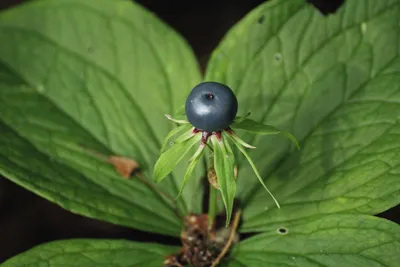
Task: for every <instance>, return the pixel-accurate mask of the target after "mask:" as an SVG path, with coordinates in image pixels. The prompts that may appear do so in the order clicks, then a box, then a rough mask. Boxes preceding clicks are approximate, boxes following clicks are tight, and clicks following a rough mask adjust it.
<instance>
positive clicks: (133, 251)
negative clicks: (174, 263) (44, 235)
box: [1, 239, 179, 267]
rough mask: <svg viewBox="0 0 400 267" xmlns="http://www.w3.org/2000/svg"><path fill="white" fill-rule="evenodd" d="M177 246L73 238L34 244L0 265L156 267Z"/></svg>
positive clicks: (176, 249) (175, 250) (7, 266)
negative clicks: (33, 246) (34, 245)
mask: <svg viewBox="0 0 400 267" xmlns="http://www.w3.org/2000/svg"><path fill="white" fill-rule="evenodd" d="M178 250H179V248H176V247H169V246H162V245H157V244H151V243H137V242H130V241H124V240H101V239H98V240H90V239H72V240H65V241H56V242H51V243H47V244H45V245H40V246H37V247H35V248H33V249H31V250H29V251H27V252H24V253H22V254H20V255H18V256H16V257H14V258H11V259H9V260H8V261H6V262H5V263H3V264H1V267H20V266H21V267H22V266H24V267H37V266H47V267H61V266H63V267H69V266H71V267H88V266H110V267H111V266H112V267H128V266H130V267H133V266H137V267H139V266H149V267H152V266H154V267H159V266H161V265H162V262H163V261H164V258H165V256H166V255H169V254H171V253H176V252H177V251H178Z"/></svg>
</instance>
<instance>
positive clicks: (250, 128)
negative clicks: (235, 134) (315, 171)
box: [231, 119, 300, 149]
mask: <svg viewBox="0 0 400 267" xmlns="http://www.w3.org/2000/svg"><path fill="white" fill-rule="evenodd" d="M231 127H232V128H233V129H241V130H244V131H246V132H249V133H253V134H261V135H269V134H280V133H282V134H283V135H285V136H286V137H287V138H289V140H290V141H292V142H293V144H295V146H296V147H297V148H298V149H300V145H299V143H298V142H297V140H296V138H295V137H294V136H293V135H291V134H290V133H288V132H286V131H281V130H279V129H278V128H276V127H275V126H271V125H266V124H263V123H259V122H256V121H254V120H250V119H244V120H239V121H237V122H234V123H233V124H232V126H231Z"/></svg>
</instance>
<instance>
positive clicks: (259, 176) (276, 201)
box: [223, 133, 280, 208]
mask: <svg viewBox="0 0 400 267" xmlns="http://www.w3.org/2000/svg"><path fill="white" fill-rule="evenodd" d="M223 135H224V136H226V137H229V138H230V139H231V140H232V141H233V143H234V144H235V145H236V147H237V148H238V149H239V150H240V152H242V154H243V155H244V156H245V157H246V159H247V161H248V162H249V164H250V166H251V168H252V169H253V171H254V173H255V174H256V176H257V178H258V180H259V181H260V183H261V184H262V186H263V187H264V188H265V190H267V192H268V194H269V195H270V196H271V197H272V199H273V200H274V202H275V204H276V206H277V207H278V208H280V205H279V202H278V200H276V198H275V197H274V195H273V194H272V192H271V191H270V190H269V189H268V187H267V186H266V185H265V184H264V181H263V179H262V178H261V175H260V173H259V172H258V170H257V168H256V166H255V165H254V162H253V160H252V159H251V158H250V156H249V155H248V154H247V152H246V150H245V149H244V148H243V146H242V145H241V144H240V143H239V142H238V141H237V140H236V139H235V138H233V137H232V136H231V135H230V134H227V133H223Z"/></svg>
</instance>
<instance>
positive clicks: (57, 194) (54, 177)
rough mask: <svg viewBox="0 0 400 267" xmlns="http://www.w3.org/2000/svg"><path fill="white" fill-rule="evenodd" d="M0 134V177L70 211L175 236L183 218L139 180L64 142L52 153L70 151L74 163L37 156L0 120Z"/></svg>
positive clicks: (39, 153) (32, 148) (41, 154)
mask: <svg viewBox="0 0 400 267" xmlns="http://www.w3.org/2000/svg"><path fill="white" fill-rule="evenodd" d="M0 132H1V138H0V170H1V171H0V173H1V174H2V175H4V176H5V177H8V178H9V179H10V180H11V181H14V182H15V183H17V184H19V185H21V186H23V187H25V188H27V189H28V190H31V191H33V192H37V194H39V195H40V196H42V197H44V198H46V199H49V200H51V201H53V202H55V203H57V204H58V205H60V206H61V207H63V208H65V209H67V210H70V211H72V212H74V213H79V214H84V215H86V216H88V217H92V218H98V219H101V220H105V221H109V222H112V223H115V224H121V225H126V226H131V227H135V228H138V229H144V230H148V231H153V232H159V233H164V234H174V235H178V234H179V232H180V223H181V220H180V219H179V218H178V217H177V215H176V214H175V213H174V212H173V210H172V207H171V205H170V203H169V202H168V200H166V199H164V198H162V197H161V196H158V195H157V194H156V193H155V192H154V191H151V190H149V189H148V187H146V186H145V185H144V184H143V183H141V182H140V181H138V180H137V179H135V178H133V180H131V181H128V180H125V179H123V178H121V177H120V176H119V175H118V174H117V173H116V172H115V170H114V168H113V167H112V166H110V164H107V163H105V162H104V161H101V160H99V159H97V158H93V157H90V156H87V155H85V154H82V153H78V152H79V151H77V152H75V151H74V150H73V149H75V147H74V144H71V143H68V142H67V141H64V140H62V139H57V140H60V142H61V141H62V142H61V143H62V144H63V146H58V147H57V150H56V151H57V152H58V153H59V154H61V155H70V154H71V153H74V157H71V159H70V161H71V162H75V163H74V164H75V165H73V164H72V163H70V164H68V165H67V164H65V163H63V162H60V160H59V159H56V158H52V157H49V156H47V155H45V154H43V153H41V152H40V151H39V150H37V149H36V148H35V147H33V146H32V144H30V143H29V142H28V141H27V140H24V138H22V137H20V136H19V135H18V133H16V132H15V131H13V130H11V129H10V128H9V127H8V126H6V125H4V124H2V123H1V122H0ZM65 132H66V133H67V132H68V129H67V128H66V129H65ZM88 140H90V139H88ZM75 166H76V168H75ZM77 170H79V171H77ZM97 174H101V175H98V176H96V175H97ZM155 210H158V211H159V212H154V211H155Z"/></svg>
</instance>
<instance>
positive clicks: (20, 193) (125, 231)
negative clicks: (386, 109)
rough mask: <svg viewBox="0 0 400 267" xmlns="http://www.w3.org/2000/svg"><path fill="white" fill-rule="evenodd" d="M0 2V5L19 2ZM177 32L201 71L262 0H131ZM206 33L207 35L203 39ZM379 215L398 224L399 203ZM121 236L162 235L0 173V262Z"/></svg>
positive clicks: (325, 4)
mask: <svg viewBox="0 0 400 267" xmlns="http://www.w3.org/2000/svg"><path fill="white" fill-rule="evenodd" d="M22 2H23V1H22V0H0V9H4V8H8V7H10V6H13V5H17V4H19V3H22ZM136 2H139V3H141V4H142V5H144V6H146V7H147V8H148V9H150V10H151V11H152V12H154V13H156V14H157V15H158V16H159V17H160V18H162V19H163V20H164V21H166V22H167V23H168V24H169V25H171V26H172V27H173V28H175V29H176V30H177V31H178V32H180V33H181V34H182V35H183V36H184V37H185V38H186V39H187V40H188V41H189V43H190V44H191V46H192V47H193V49H194V52H195V54H196V55H197V57H198V59H199V62H200V65H201V67H202V69H203V70H204V67H205V65H206V63H207V60H208V58H209V55H210V53H211V52H212V50H213V49H214V48H215V47H216V46H217V44H218V43H219V41H220V39H221V38H222V36H223V35H224V34H225V33H226V31H227V30H228V29H229V28H230V27H231V26H232V25H233V24H234V23H235V22H237V21H238V20H239V19H240V18H242V17H243V16H244V15H245V14H246V13H248V12H249V11H250V10H251V9H253V8H254V7H256V6H257V5H259V4H260V3H262V2H264V1H263V0H241V1H240V0H220V1H210V0H203V1H187V0H186V1H182V0H175V1H173V0H142V1H136ZM309 2H312V3H313V4H314V5H315V6H316V7H317V8H318V9H319V10H320V11H321V12H322V13H324V14H327V13H330V12H333V11H334V10H335V9H336V8H337V7H338V6H339V5H340V4H341V2H343V0H333V1H327V0H319V1H318V0H309ZM204 36H207V38H204ZM380 216H382V217H385V218H388V219H391V220H394V221H397V222H400V207H397V208H394V209H391V210H389V211H387V212H385V213H383V214H381V215H380ZM79 237H86V238H125V239H131V240H139V241H154V242H158V241H161V240H162V241H163V243H166V239H165V238H163V237H162V236H158V235H152V234H149V233H144V232H140V231H136V230H133V229H129V228H124V227H120V226H115V225H112V224H108V223H105V222H100V221H97V220H93V219H88V218H85V217H82V216H78V215H74V214H72V213H70V212H68V211H65V210H63V209H61V208H59V207H58V206H56V205H54V204H52V203H50V202H48V201H46V200H44V199H42V198H40V197H38V196H36V195H34V194H32V193H30V192H29V191H27V190H25V189H23V188H21V187H19V186H17V185H15V184H13V183H11V182H9V181H8V180H6V179H4V178H2V177H0V262H2V261H4V260H5V259H7V258H9V257H11V256H13V255H16V254H18V253H20V252H22V251H24V250H27V249H29V248H31V247H33V246H35V245H37V244H40V243H44V242H48V241H51V240H56V239H67V238H79ZM167 242H169V243H170V244H179V240H176V239H171V238H169V240H167Z"/></svg>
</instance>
